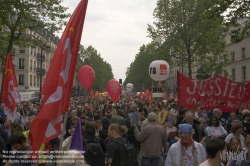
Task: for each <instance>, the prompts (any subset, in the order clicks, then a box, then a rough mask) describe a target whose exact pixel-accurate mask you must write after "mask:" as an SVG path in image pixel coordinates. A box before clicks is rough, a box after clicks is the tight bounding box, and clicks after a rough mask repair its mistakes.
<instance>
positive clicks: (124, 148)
mask: <svg viewBox="0 0 250 166" xmlns="http://www.w3.org/2000/svg"><path fill="white" fill-rule="evenodd" d="M113 141H114V142H115V143H117V144H118V151H119V159H120V166H139V163H138V161H137V153H136V150H135V148H134V146H133V145H131V144H130V143H129V142H128V141H127V140H124V141H118V140H113Z"/></svg>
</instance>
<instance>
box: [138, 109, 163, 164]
mask: <svg viewBox="0 0 250 166" xmlns="http://www.w3.org/2000/svg"><path fill="white" fill-rule="evenodd" d="M148 121H149V124H148V125H147V126H145V127H144V129H143V130H142V131H141V132H140V133H139V129H138V127H137V126H136V124H135V123H133V126H134V134H135V138H136V140H137V141H138V142H140V154H141V156H142V159H141V165H142V166H146V165H151V166H158V164H159V160H160V157H161V155H162V149H163V152H164V153H165V152H166V150H167V149H166V148H167V147H166V140H167V137H166V136H167V133H166V130H164V128H163V127H162V126H160V125H158V124H157V115H156V114H155V113H153V112H151V113H150V114H149V115H148Z"/></svg>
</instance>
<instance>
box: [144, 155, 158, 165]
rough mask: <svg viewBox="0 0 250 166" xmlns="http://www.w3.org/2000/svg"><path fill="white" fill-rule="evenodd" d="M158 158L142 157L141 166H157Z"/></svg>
mask: <svg viewBox="0 0 250 166" xmlns="http://www.w3.org/2000/svg"><path fill="white" fill-rule="evenodd" d="M159 160H160V157H142V159H141V166H158V165H159Z"/></svg>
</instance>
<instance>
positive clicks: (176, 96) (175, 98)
mask: <svg viewBox="0 0 250 166" xmlns="http://www.w3.org/2000/svg"><path fill="white" fill-rule="evenodd" d="M174 101H178V93H177V94H176V95H175V97H174Z"/></svg>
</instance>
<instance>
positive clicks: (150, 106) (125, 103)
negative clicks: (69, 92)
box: [0, 95, 250, 166]
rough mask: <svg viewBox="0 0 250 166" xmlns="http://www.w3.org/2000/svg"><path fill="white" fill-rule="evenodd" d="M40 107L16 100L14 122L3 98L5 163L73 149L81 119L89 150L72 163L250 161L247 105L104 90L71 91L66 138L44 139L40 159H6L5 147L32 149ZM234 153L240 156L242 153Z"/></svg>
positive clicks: (0, 154) (0, 135)
mask: <svg viewBox="0 0 250 166" xmlns="http://www.w3.org/2000/svg"><path fill="white" fill-rule="evenodd" d="M39 107H40V104H39V103H35V102H32V101H27V102H26V101H25V102H21V103H18V104H17V114H18V115H17V119H16V120H15V121H14V122H11V121H10V120H9V119H8V118H7V117H6V115H5V114H4V111H3V110H4V103H2V104H1V107H0V150H1V151H0V159H1V160H2V161H1V163H2V165H5V166H8V165H14V166H21V165H22V164H23V165H45V164H46V163H48V160H49V158H48V157H46V154H50V151H56V150H63V151H72V153H73V151H74V150H73V149H71V148H70V145H71V142H72V137H73V135H74V132H75V129H76V125H77V122H78V120H79V119H80V120H81V127H82V141H83V147H84V151H85V153H84V154H83V156H82V157H83V158H80V159H79V158H77V159H78V160H83V161H82V162H77V161H75V162H74V163H66V165H69V166H70V165H91V166H104V165H106V166H108V165H111V166H120V165H121V166H129V165H131V166H136V165H139V163H140V165H141V166H158V165H159V163H160V161H162V160H163V162H165V166H199V165H201V166H217V165H227V166H239V165H240V166H244V165H250V162H249V160H248V159H249V157H250V156H248V149H250V136H249V135H248V134H250V111H249V110H247V109H241V108H238V109H237V110H236V111H235V112H231V113H226V112H222V110H220V109H218V108H215V109H214V110H203V109H202V108H201V107H197V109H196V110H193V109H187V108H179V106H178V104H177V102H176V101H174V100H163V101H152V103H148V102H147V101H145V100H143V99H142V98H141V97H139V96H136V95H121V97H120V100H119V101H118V103H113V102H112V101H111V100H110V98H109V97H104V96H79V97H72V98H71V99H70V108H69V110H68V112H67V113H66V114H65V115H64V118H66V124H64V126H65V128H64V129H63V135H64V136H63V138H62V137H61V136H58V137H57V138H55V139H53V140H51V141H49V142H46V143H44V144H43V145H41V147H40V150H41V152H43V153H42V154H45V155H43V157H40V158H39V161H38V163H34V164H32V163H29V164H27V163H25V164H24V163H15V162H13V160H10V159H7V160H6V158H5V157H4V155H6V153H5V152H11V151H13V150H16V151H28V150H30V149H31V146H32V142H33V140H32V133H31V131H30V126H31V125H32V121H33V120H34V119H35V117H36V115H37V113H39ZM60 139H61V140H63V141H62V142H61V144H60ZM80 155H81V153H80ZM249 155H250V154H249ZM232 156H234V157H235V156H236V157H237V156H238V157H239V156H241V159H239V158H237V159H235V158H233V157H232ZM242 156H243V157H242ZM17 160H21V159H20V158H17ZM3 161H5V162H3ZM6 161H7V162H6ZM138 161H139V162H138ZM63 164H65V163H62V164H61V165H63Z"/></svg>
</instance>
